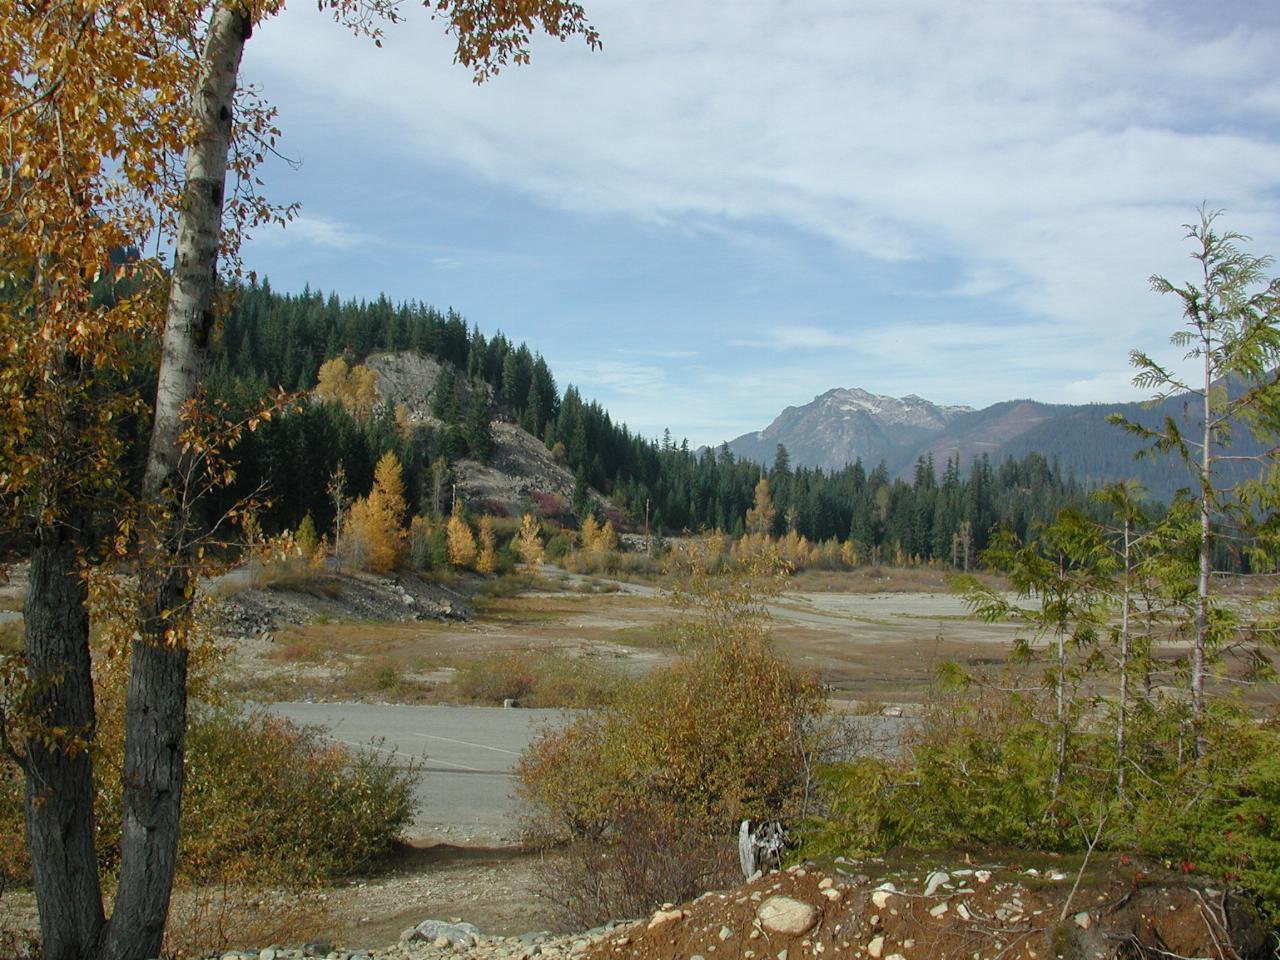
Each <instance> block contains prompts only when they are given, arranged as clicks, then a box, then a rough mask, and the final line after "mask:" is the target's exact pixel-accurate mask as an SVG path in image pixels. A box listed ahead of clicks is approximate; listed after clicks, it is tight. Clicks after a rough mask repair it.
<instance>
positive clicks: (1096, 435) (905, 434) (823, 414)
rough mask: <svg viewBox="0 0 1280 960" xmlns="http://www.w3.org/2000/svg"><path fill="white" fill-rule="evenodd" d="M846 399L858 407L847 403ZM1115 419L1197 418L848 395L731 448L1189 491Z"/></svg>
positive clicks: (820, 401) (832, 397)
mask: <svg viewBox="0 0 1280 960" xmlns="http://www.w3.org/2000/svg"><path fill="white" fill-rule="evenodd" d="M844 398H854V400H853V402H852V403H846V402H845V400H844ZM906 411H909V413H908V412H906ZM1113 413H1121V414H1123V415H1124V416H1125V417H1126V418H1128V419H1130V420H1133V421H1135V422H1138V423H1142V424H1144V425H1148V426H1155V425H1157V424H1159V423H1160V422H1162V421H1163V420H1164V419H1165V417H1173V418H1174V419H1176V420H1178V421H1181V422H1185V423H1187V424H1188V425H1189V427H1188V429H1190V430H1192V431H1194V429H1195V428H1194V423H1195V416H1194V410H1193V409H1190V408H1189V407H1188V405H1187V403H1186V401H1185V400H1184V399H1183V398H1179V397H1173V398H1170V399H1169V400H1166V401H1165V402H1163V403H1161V404H1160V405H1158V406H1156V407H1153V408H1149V407H1147V406H1146V405H1145V404H1142V403H1112V404H1088V405H1071V404H1047V403H1040V402H1038V401H1035V400H1009V401H1005V402H1003V403H997V404H993V405H992V406H990V407H986V408H984V409H982V410H973V409H971V408H968V407H940V406H937V405H935V404H931V403H929V402H928V401H927V400H922V399H920V398H919V397H916V396H910V397H904V398H902V399H901V400H895V399H894V398H892V397H880V396H876V395H874V394H869V393H867V392H866V391H863V390H843V389H840V390H829V391H827V392H826V393H824V394H821V395H820V396H818V397H815V398H814V400H813V401H812V402H811V403H808V404H805V405H804V406H801V407H788V408H787V409H786V410H784V411H783V412H782V413H781V414H779V415H778V417H777V419H775V420H774V421H773V423H771V424H769V426H768V427H766V428H765V429H764V430H761V431H759V432H758V433H748V434H744V435H743V436H741V437H738V438H737V439H735V440H732V441H730V442H729V449H730V450H732V451H733V452H734V454H736V455H737V456H739V457H745V458H747V459H751V460H755V461H757V462H759V463H764V464H766V465H767V464H769V463H772V461H773V458H774V454H775V451H776V449H777V445H778V444H779V443H781V444H782V445H784V446H785V447H786V448H787V452H788V453H789V454H790V455H791V461H792V463H794V464H798V465H799V464H803V465H805V466H811V467H822V468H824V469H827V470H838V469H839V468H841V467H843V466H844V465H845V464H847V463H851V462H853V461H854V460H856V459H858V458H861V459H862V462H863V464H865V465H866V466H867V467H868V468H870V467H871V466H873V465H875V464H878V463H879V462H880V461H882V460H883V461H884V462H885V465H886V466H887V467H888V468H889V471H890V473H891V474H894V475H897V476H909V475H910V474H911V471H912V468H913V466H914V464H915V462H916V460H917V459H919V458H920V457H927V456H929V455H932V456H933V459H934V462H935V463H936V464H937V465H938V466H939V467H941V466H942V465H943V464H945V463H946V461H947V460H948V459H950V458H952V457H959V458H960V462H961V467H962V468H963V467H965V466H967V464H969V463H970V462H971V461H972V460H973V459H975V458H976V457H980V456H981V455H982V454H984V453H985V454H987V455H988V456H989V457H990V458H991V460H992V461H993V462H995V463H999V462H1000V461H1003V460H1004V459H1005V458H1007V457H1013V458H1015V459H1021V458H1023V457H1025V456H1026V455H1027V454H1029V453H1038V454H1040V455H1042V456H1043V457H1045V458H1046V459H1047V460H1050V461H1053V460H1057V461H1058V463H1059V465H1060V468H1061V470H1062V471H1063V473H1064V474H1065V473H1074V474H1075V477H1076V479H1077V480H1079V481H1080V482H1082V483H1084V484H1086V485H1088V486H1097V485H1099V484H1102V483H1107V482H1110V481H1114V480H1120V479H1127V478H1133V479H1137V480H1139V481H1140V482H1141V483H1142V484H1143V485H1144V486H1145V487H1146V488H1147V489H1148V491H1150V493H1151V494H1152V495H1153V496H1156V497H1158V498H1160V499H1167V498H1169V497H1170V496H1172V494H1173V493H1174V491H1175V490H1177V489H1178V488H1179V487H1184V486H1186V485H1187V484H1188V483H1189V476H1188V474H1187V473H1186V471H1185V470H1184V469H1183V467H1182V466H1181V464H1179V463H1176V462H1174V461H1171V460H1169V459H1168V458H1162V459H1160V460H1151V459H1148V458H1141V459H1139V458H1138V457H1137V455H1138V452H1139V451H1140V450H1141V448H1142V444H1141V443H1140V441H1139V440H1138V438H1137V437H1135V436H1133V435H1132V434H1130V433H1127V432H1126V431H1124V430H1122V429H1121V428H1119V427H1117V426H1113V425H1112V424H1109V423H1107V417H1108V416H1110V415H1111V414H1113ZM1258 451H1259V448H1258V446H1257V445H1256V444H1255V443H1253V442H1252V441H1251V440H1249V439H1247V438H1241V439H1240V440H1239V441H1238V444H1237V447H1236V448H1235V449H1233V451H1232V452H1233V453H1244V454H1253V453H1257V452H1258Z"/></svg>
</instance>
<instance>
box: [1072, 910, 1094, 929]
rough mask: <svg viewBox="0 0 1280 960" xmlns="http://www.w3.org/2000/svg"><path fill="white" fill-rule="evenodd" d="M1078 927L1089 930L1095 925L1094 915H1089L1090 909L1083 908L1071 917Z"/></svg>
mask: <svg viewBox="0 0 1280 960" xmlns="http://www.w3.org/2000/svg"><path fill="white" fill-rule="evenodd" d="M1071 919H1072V921H1073V922H1074V923H1075V925H1076V926H1077V927H1079V928H1080V929H1081V930H1088V929H1089V928H1090V927H1091V926H1093V917H1091V916H1089V913H1088V911H1085V910H1082V911H1081V912H1080V913H1077V914H1076V915H1075V916H1074V917H1072V918H1071Z"/></svg>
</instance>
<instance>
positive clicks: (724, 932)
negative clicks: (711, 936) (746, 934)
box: [717, 927, 733, 942]
mask: <svg viewBox="0 0 1280 960" xmlns="http://www.w3.org/2000/svg"><path fill="white" fill-rule="evenodd" d="M717 936H719V937H720V940H721V942H723V941H725V940H728V939H729V938H730V937H732V936H733V931H732V930H730V929H729V928H728V927H721V928H720V933H719V934H717Z"/></svg>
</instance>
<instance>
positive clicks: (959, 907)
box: [956, 903, 969, 920]
mask: <svg viewBox="0 0 1280 960" xmlns="http://www.w3.org/2000/svg"><path fill="white" fill-rule="evenodd" d="M956 913H958V914H960V919H961V920H968V919H969V908H968V907H966V906H965V905H964V904H963V903H957V904H956Z"/></svg>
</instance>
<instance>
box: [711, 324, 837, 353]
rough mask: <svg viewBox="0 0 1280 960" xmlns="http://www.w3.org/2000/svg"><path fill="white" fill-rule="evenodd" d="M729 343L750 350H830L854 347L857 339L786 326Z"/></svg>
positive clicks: (814, 328) (817, 330) (803, 327)
mask: <svg viewBox="0 0 1280 960" xmlns="http://www.w3.org/2000/svg"><path fill="white" fill-rule="evenodd" d="M729 342H730V344H731V345H732V346H735V347H747V348H750V349H760V348H766V349H769V350H830V349H851V348H853V347H856V346H857V345H858V342H859V338H857V337H855V336H851V335H849V334H842V333H836V332H834V331H831V330H824V329H823V328H822V327H810V326H790V325H788V326H781V327H776V328H773V329H768V330H761V331H760V332H759V334H757V335H755V336H751V337H738V338H735V339H733V340H731V341H729Z"/></svg>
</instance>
